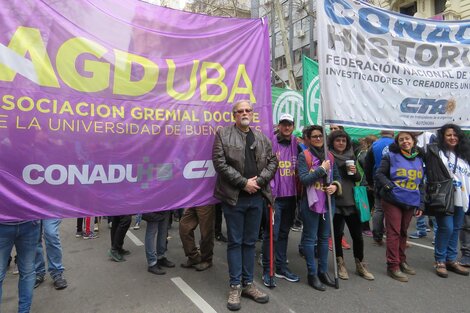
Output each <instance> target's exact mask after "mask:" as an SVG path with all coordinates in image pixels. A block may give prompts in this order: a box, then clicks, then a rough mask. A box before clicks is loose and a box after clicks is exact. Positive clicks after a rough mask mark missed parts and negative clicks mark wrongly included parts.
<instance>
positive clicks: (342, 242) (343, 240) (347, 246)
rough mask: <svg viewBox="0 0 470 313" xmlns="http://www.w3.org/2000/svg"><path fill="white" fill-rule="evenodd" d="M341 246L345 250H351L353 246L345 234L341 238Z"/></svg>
mask: <svg viewBox="0 0 470 313" xmlns="http://www.w3.org/2000/svg"><path fill="white" fill-rule="evenodd" d="M341 246H342V247H343V249H344V250H350V249H351V246H350V245H349V243H348V242H347V241H346V238H345V237H344V236H343V238H341Z"/></svg>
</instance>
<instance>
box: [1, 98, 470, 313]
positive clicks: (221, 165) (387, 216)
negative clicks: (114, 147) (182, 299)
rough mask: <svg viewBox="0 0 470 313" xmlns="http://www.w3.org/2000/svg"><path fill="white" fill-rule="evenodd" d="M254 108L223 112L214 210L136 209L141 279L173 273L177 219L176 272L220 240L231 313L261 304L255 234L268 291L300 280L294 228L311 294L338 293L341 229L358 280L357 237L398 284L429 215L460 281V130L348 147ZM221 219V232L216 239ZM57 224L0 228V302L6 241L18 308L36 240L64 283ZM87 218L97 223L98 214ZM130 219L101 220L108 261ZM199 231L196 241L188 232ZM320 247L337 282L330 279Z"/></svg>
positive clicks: (468, 233) (90, 234)
mask: <svg viewBox="0 0 470 313" xmlns="http://www.w3.org/2000/svg"><path fill="white" fill-rule="evenodd" d="M253 110H254V108H253V105H252V104H251V103H250V102H249V101H246V100H242V101H238V102H236V103H235V104H234V106H233V112H232V113H233V117H234V120H235V124H234V125H231V126H227V127H224V128H221V129H219V130H218V131H217V133H216V136H215V140H214V145H213V150H212V160H213V164H214V168H215V170H216V172H217V178H216V183H215V189H214V197H215V199H217V200H218V201H219V203H218V204H217V205H205V206H199V207H193V208H185V209H184V210H182V211H181V210H177V211H176V212H177V214H176V215H173V214H172V213H171V212H169V211H165V212H161V211H157V212H152V213H143V214H141V215H139V216H138V218H137V219H136V224H135V225H134V229H135V230H138V229H139V228H140V223H141V220H144V221H146V224H147V225H146V232H145V255H146V260H147V266H148V272H149V273H151V274H156V275H164V274H165V273H166V271H165V268H172V267H175V266H176V265H175V263H174V262H172V261H170V260H169V259H168V258H167V256H166V251H167V236H168V228H169V225H170V224H171V222H170V219H171V218H175V219H176V220H177V221H179V235H180V239H181V242H182V244H183V250H184V254H185V256H186V260H185V261H184V262H183V263H181V267H183V268H193V269H195V270H197V271H205V270H207V269H209V268H211V267H212V265H213V260H212V258H213V250H214V240H219V241H222V242H227V263H228V284H229V292H228V298H227V308H228V309H229V310H232V311H236V310H239V309H240V308H241V297H242V296H243V297H247V298H250V299H252V300H254V301H256V302H258V303H267V302H268V301H269V296H268V294H267V293H266V292H264V291H263V290H262V289H261V288H259V287H258V286H256V285H255V283H254V279H253V276H254V266H255V248H256V242H257V241H258V240H259V239H260V237H261V240H262V247H261V253H262V256H261V258H260V260H261V265H262V267H263V275H262V282H263V284H264V285H265V286H266V287H269V288H275V287H276V279H285V280H287V281H289V282H292V283H296V282H299V280H300V278H299V275H298V274H296V273H293V272H292V271H291V270H290V269H289V267H288V258H287V246H288V241H289V233H290V231H291V230H296V231H301V232H302V236H301V241H300V244H299V253H300V254H301V255H302V256H303V257H304V258H305V262H306V272H307V283H308V284H309V285H310V286H311V287H313V288H314V289H316V290H319V291H325V290H327V286H329V287H335V285H336V283H335V279H336V278H339V279H343V280H347V279H348V278H349V273H348V267H347V265H346V261H345V259H344V256H343V248H344V247H345V246H344V242H343V238H344V231H345V226H347V228H348V230H349V233H350V236H351V238H352V249H353V256H354V263H355V272H356V274H357V275H359V276H360V277H362V278H364V279H365V280H368V281H372V280H374V279H375V277H374V275H373V273H371V272H370V271H369V269H368V268H367V266H366V263H365V259H366V256H365V255H364V240H363V236H364V235H365V236H372V237H373V240H374V242H375V243H376V244H377V245H384V244H385V245H386V255H385V263H386V268H387V274H388V275H389V276H390V277H391V278H393V279H395V280H397V281H400V282H407V281H408V279H409V277H410V275H415V274H416V272H417V270H416V269H414V268H413V267H412V266H411V265H410V264H409V260H407V257H406V249H407V238H408V236H410V237H411V238H421V237H423V236H426V235H427V229H426V228H427V226H428V223H427V222H426V220H425V218H429V220H430V221H431V222H432V223H433V229H432V231H433V233H434V236H435V239H434V241H433V242H434V244H435V248H434V259H435V260H434V261H435V262H434V268H435V272H436V274H437V275H438V276H439V277H443V278H446V277H448V271H451V272H454V273H457V274H460V275H466V276H468V275H469V269H468V268H469V267H470V213H469V210H468V207H469V201H470V199H469V196H470V193H469V188H470V142H469V139H468V137H467V136H466V135H465V134H464V132H463V131H462V130H461V128H460V127H459V126H457V125H454V124H446V125H444V126H442V127H441V128H440V129H439V130H437V132H436V133H435V134H428V133H416V132H411V131H398V132H397V133H396V134H395V132H393V131H389V130H384V131H381V136H380V138H377V137H375V136H367V137H365V138H362V139H361V140H360V142H359V143H354V142H353V140H352V139H351V137H350V136H349V134H348V133H347V132H346V131H345V130H344V128H342V127H340V126H336V125H330V126H329V130H330V131H329V133H328V134H327V133H326V129H325V128H323V127H322V126H318V125H312V126H307V127H304V128H303V130H302V131H301V132H300V131H295V132H294V130H295V128H296V125H295V121H294V118H293V116H292V115H290V114H287V113H285V114H282V115H281V116H280V118H279V121H278V124H277V125H276V127H275V128H276V130H275V133H274V134H273V136H272V137H271V138H269V137H268V136H266V135H264V134H263V133H261V132H260V131H257V130H255V129H254V128H252V127H251V126H252V125H251V124H252V121H253ZM423 138H424V139H423ZM359 186H362V187H365V188H366V190H367V195H366V198H367V199H366V200H367V202H368V203H369V208H370V210H371V211H372V229H371V228H370V224H369V221H367V220H365V221H364V219H363V217H362V216H361V211H360V210H359V208H358V205H357V200H358V199H357V197H358V196H357V195H356V193H355V191H356V189H357V187H359ZM445 188H447V189H445ZM222 214H223V216H224V217H225V221H226V231H227V236H226V237H225V236H224V235H223V234H222V227H221V223H222ZM413 216H416V217H417V223H418V224H417V227H416V229H417V231H416V232H415V233H412V234H408V233H407V230H408V227H409V225H410V222H411V220H412V217H413ZM331 218H332V220H331ZM93 219H94V218H93V217H85V218H83V219H78V220H77V233H76V237H77V238H83V239H95V238H97V237H98V234H97V233H98V232H99V229H98V228H96V227H95V228H93V227H92V226H93V223H92V221H93ZM60 222H61V220H60V219H54V220H43V221H23V222H15V223H3V222H2V223H0V299H1V295H2V294H1V290H2V289H1V284H2V283H3V280H4V278H5V274H6V271H7V268H8V266H9V264H10V262H11V260H12V258H11V256H10V254H11V251H12V248H13V246H15V250H16V254H17V255H16V257H15V260H16V264H17V266H18V271H19V281H18V296H19V306H18V312H29V311H30V307H31V303H32V298H33V290H34V288H36V287H38V286H39V285H41V284H42V283H43V282H44V281H45V278H46V266H45V264H46V263H45V261H44V256H43V254H44V251H43V249H44V248H43V241H44V245H45V251H46V255H47V265H48V267H47V271H48V272H49V274H50V276H51V278H52V282H53V285H54V287H55V288H56V289H58V290H61V289H64V288H66V287H67V285H68V283H67V281H66V279H65V278H64V275H63V272H64V266H63V265H62V248H61V242H60V237H59V226H60ZM95 222H96V224H97V225H98V224H99V219H97V220H95ZM131 222H132V216H131V215H124V216H113V217H108V223H109V226H110V235H111V241H110V249H109V251H108V256H109V258H110V260H113V261H115V262H124V261H125V260H126V256H128V255H129V254H130V253H131V252H130V251H129V250H126V249H125V248H124V239H125V236H126V232H127V231H128V229H129V228H130V227H131ZM331 225H332V226H333V229H331ZM423 225H424V226H423ZM198 227H199V231H200V242H199V245H197V244H196V242H195V234H194V232H195V230H196V229H197V228H198ZM423 227H424V230H423ZM260 234H261V236H260ZM271 238H272V239H271ZM384 238H385V241H384ZM329 241H330V242H331V244H330V245H331V249H334V254H335V256H336V259H335V260H333V261H334V262H336V265H337V276H338V277H332V276H331V275H330V273H329V267H328V255H329V252H328V251H329ZM459 242H460V250H461V256H460V258H459V249H458V246H459ZM335 275H336V271H335Z"/></svg>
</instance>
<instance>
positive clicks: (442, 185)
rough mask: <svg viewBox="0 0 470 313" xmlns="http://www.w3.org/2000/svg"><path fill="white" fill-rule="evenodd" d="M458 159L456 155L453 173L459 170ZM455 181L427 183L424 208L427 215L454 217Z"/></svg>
mask: <svg viewBox="0 0 470 313" xmlns="http://www.w3.org/2000/svg"><path fill="white" fill-rule="evenodd" d="M457 161H458V157H457V155H455V165H454V170H453V173H454V174H455V171H456V170H457ZM454 192H455V188H454V180H453V179H452V178H450V179H446V180H443V181H437V182H430V181H428V182H427V183H426V194H425V196H424V207H425V210H426V214H427V215H454Z"/></svg>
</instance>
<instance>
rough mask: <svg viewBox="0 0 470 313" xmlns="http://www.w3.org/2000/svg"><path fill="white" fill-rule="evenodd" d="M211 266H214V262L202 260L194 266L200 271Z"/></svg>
mask: <svg viewBox="0 0 470 313" xmlns="http://www.w3.org/2000/svg"><path fill="white" fill-rule="evenodd" d="M211 267H212V262H201V263H199V264H196V265H194V268H195V269H196V271H198V272H202V271H205V270H207V269H208V268H211Z"/></svg>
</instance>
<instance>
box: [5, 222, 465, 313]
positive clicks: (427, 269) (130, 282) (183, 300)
mask: <svg viewBox="0 0 470 313" xmlns="http://www.w3.org/2000/svg"><path fill="white" fill-rule="evenodd" d="M412 225H414V222H412ZM177 227H178V223H173V228H172V229H171V230H170V236H171V238H170V240H169V246H168V249H169V251H168V258H169V259H170V260H172V261H174V262H175V263H177V267H176V268H174V269H168V270H167V274H166V275H163V276H157V275H153V274H150V273H148V272H147V266H146V261H145V252H144V247H143V241H144V236H145V222H143V223H142V228H141V229H140V230H132V228H131V229H130V231H129V233H128V236H127V238H126V241H125V245H124V246H125V248H127V249H129V250H131V252H132V254H131V255H130V256H128V257H127V262H123V263H116V262H113V261H110V260H109V258H108V256H107V250H108V248H109V245H110V239H109V230H108V229H107V225H106V220H103V222H102V224H101V229H100V238H98V239H95V240H83V239H77V238H75V220H74V219H66V220H64V221H63V223H62V226H61V235H62V244H63V250H64V266H65V267H66V271H65V277H66V279H67V280H68V283H69V287H68V288H67V289H65V290H61V291H56V290H55V289H54V288H53V286H52V280H51V279H50V277H49V276H48V277H47V279H46V281H45V282H44V283H43V284H42V285H41V286H39V287H38V288H37V289H36V290H35V294H34V300H33V306H32V312H33V313H56V312H66V313H74V312H77V313H78V312H87V313H107V312H132V313H147V312H148V313H151V312H228V310H227V309H226V300H227V299H226V295H227V291H228V283H227V282H228V271H227V262H226V256H225V251H226V250H225V248H226V247H225V244H223V243H220V242H216V244H215V256H214V266H213V267H212V268H210V269H209V270H207V271H205V272H196V271H195V270H192V269H183V268H181V267H180V266H179V264H180V263H181V262H183V261H184V260H185V257H184V253H183V249H182V245H181V242H180V240H179V238H178V229H177ZM431 239H432V236H430V235H429V236H428V237H427V238H422V239H418V240H411V242H413V243H417V244H419V245H420V246H416V245H413V246H412V248H410V249H409V250H408V253H407V255H408V261H409V263H410V264H411V265H412V266H414V267H416V269H417V271H418V275H416V276H414V277H411V278H410V282H408V283H400V282H397V281H395V280H392V279H391V278H389V277H387V276H386V267H385V248H384V247H377V246H375V245H373V243H372V239H371V238H365V247H366V251H365V256H366V261H367V262H368V264H369V269H370V271H371V272H372V273H373V274H374V275H375V277H376V280H375V281H373V282H368V281H366V280H364V279H362V278H360V277H359V276H357V275H355V274H354V261H353V256H352V250H347V251H345V259H346V265H347V268H348V270H349V274H350V279H349V280H348V281H340V289H339V290H335V289H332V288H328V290H327V291H326V292H320V291H316V290H314V289H313V288H311V287H310V286H308V285H307V283H306V281H307V273H306V266H305V261H304V259H302V258H301V257H300V256H299V255H298V253H297V243H298V242H299V240H300V233H294V232H291V237H290V246H289V261H290V269H291V270H292V271H293V272H295V273H297V274H299V275H300V277H301V281H300V282H299V283H289V282H287V281H285V280H278V287H277V288H275V289H272V290H268V293H269V295H270V302H269V303H268V304H265V305H262V304H257V303H255V302H253V301H251V300H249V299H246V298H242V309H241V312H269V313H276V312H283V313H300V312H338V313H339V312H351V313H354V312H362V313H363V312H415V313H419V312H470V299H469V293H468V290H469V287H470V280H469V279H470V278H469V277H463V276H458V275H456V274H454V273H449V278H447V279H443V278H439V277H437V276H436V275H435V274H434V272H433V268H432V263H433V250H432V245H431ZM349 242H350V240H349ZM259 248H260V244H259V246H258V250H259ZM330 259H331V258H330ZM331 268H332V267H331ZM260 277H261V268H260V267H259V266H258V265H256V276H255V281H256V283H258V285H262V282H261V279H260ZM17 280H18V276H17V275H13V274H11V272H9V273H8V274H7V277H6V279H5V282H4V286H3V303H2V312H5V313H11V312H16V306H17V291H16V289H17V287H16V284H17ZM263 287H264V286H263Z"/></svg>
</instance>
